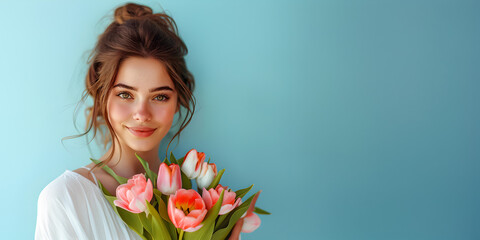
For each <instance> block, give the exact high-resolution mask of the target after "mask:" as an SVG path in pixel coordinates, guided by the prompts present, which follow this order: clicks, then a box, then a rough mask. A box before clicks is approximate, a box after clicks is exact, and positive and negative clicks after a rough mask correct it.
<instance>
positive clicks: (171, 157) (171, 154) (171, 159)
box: [170, 152, 178, 165]
mask: <svg viewBox="0 0 480 240" xmlns="http://www.w3.org/2000/svg"><path fill="white" fill-rule="evenodd" d="M170 162H171V163H175V164H177V165H178V162H177V159H176V158H175V156H173V153H172V152H170Z"/></svg>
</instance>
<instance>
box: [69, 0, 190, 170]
mask: <svg viewBox="0 0 480 240" xmlns="http://www.w3.org/2000/svg"><path fill="white" fill-rule="evenodd" d="M114 18H115V19H114V21H113V22H112V23H111V24H110V25H109V26H108V27H107V28H106V30H105V32H104V33H103V34H101V35H100V36H99V39H98V42H97V44H96V46H95V48H94V49H93V51H92V52H91V54H90V57H89V60H88V64H89V68H88V72H87V76H86V79H85V80H86V81H85V84H86V89H85V91H84V92H83V94H82V98H81V100H80V102H85V100H86V99H87V98H88V96H91V97H92V98H93V101H94V103H93V106H91V107H88V108H87V109H86V118H87V123H86V128H85V129H86V131H85V132H84V133H82V134H79V135H74V136H73V137H67V138H66V139H71V138H76V137H81V136H84V135H86V134H88V133H89V132H90V130H92V128H93V129H94V135H93V138H92V139H94V138H95V136H96V134H97V131H98V132H100V135H101V137H102V140H103V144H104V148H105V149H107V145H108V144H109V143H111V144H112V146H111V147H112V152H111V154H110V155H109V156H108V157H107V159H106V160H105V161H103V162H102V166H103V164H107V163H108V162H109V161H110V160H112V158H113V153H114V152H115V147H116V146H115V141H112V139H113V138H115V139H116V140H117V141H118V137H117V136H116V134H115V132H114V130H113V128H112V126H111V125H110V123H109V121H107V118H108V114H107V107H106V106H107V98H108V95H109V93H110V91H111V88H112V86H113V84H114V82H115V78H116V76H117V73H118V69H119V66H120V64H121V63H122V61H124V60H125V59H126V58H128V57H133V56H136V57H145V58H149V57H150V58H155V59H158V60H159V61H161V62H162V63H163V64H165V67H166V68H167V72H168V74H169V75H170V78H171V79H172V81H173V83H174V86H175V89H176V90H177V93H178V104H179V106H178V107H180V106H183V107H184V108H185V109H186V111H187V112H186V115H185V118H184V119H183V121H182V124H181V125H180V128H179V130H178V131H177V133H175V135H174V136H173V138H172V139H171V140H170V142H169V143H168V146H167V152H168V147H169V146H170V144H171V143H172V141H173V139H175V137H177V136H178V137H180V132H181V131H182V130H183V129H184V128H185V127H186V126H187V125H188V123H189V122H190V120H191V119H192V116H193V113H194V111H195V98H194V96H193V89H194V87H195V81H194V78H193V75H192V74H191V73H190V72H189V71H188V69H187V66H186V63H185V59H184V56H185V55H186V54H187V53H188V49H187V46H186V45H185V43H184V42H183V41H182V39H181V38H180V37H179V36H178V30H177V26H176V24H175V21H174V20H173V19H172V18H171V17H170V16H168V15H167V14H165V13H155V14H154V13H153V12H152V9H151V8H150V7H147V6H143V5H139V4H134V3H128V4H126V5H123V6H120V7H118V8H117V9H116V10H115V13H114ZM77 107H78V105H77ZM179 114H180V118H179V119H182V117H181V115H182V113H181V111H179ZM102 126H106V127H108V131H105V132H103V131H102V129H101V127H102ZM108 133H109V134H108ZM63 139H65V138H63ZM63 139H62V141H63ZM119 147H120V149H121V146H119ZM120 153H121V151H120ZM166 155H167V154H166ZM97 166H100V165H96V166H95V167H97ZM92 170H93V169H92Z"/></svg>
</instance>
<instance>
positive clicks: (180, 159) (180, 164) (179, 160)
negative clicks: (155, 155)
mask: <svg viewBox="0 0 480 240" xmlns="http://www.w3.org/2000/svg"><path fill="white" fill-rule="evenodd" d="M183 160H185V157H182V158H179V159H177V162H178V165H179V166H182V164H183Z"/></svg>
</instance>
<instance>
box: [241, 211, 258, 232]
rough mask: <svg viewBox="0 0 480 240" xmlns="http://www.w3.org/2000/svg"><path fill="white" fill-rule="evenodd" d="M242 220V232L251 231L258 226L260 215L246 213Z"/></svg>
mask: <svg viewBox="0 0 480 240" xmlns="http://www.w3.org/2000/svg"><path fill="white" fill-rule="evenodd" d="M243 220H244V221H243V226H242V232H244V233H251V232H253V231H255V230H256V229H257V228H258V227H260V224H261V220H260V217H258V215H257V214H255V213H253V212H252V213H250V214H247V216H245V218H244V219H243Z"/></svg>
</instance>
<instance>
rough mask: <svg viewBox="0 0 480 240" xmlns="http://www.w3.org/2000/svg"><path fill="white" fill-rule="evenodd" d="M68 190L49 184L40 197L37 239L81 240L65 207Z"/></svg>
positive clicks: (36, 230)
mask: <svg viewBox="0 0 480 240" xmlns="http://www.w3.org/2000/svg"><path fill="white" fill-rule="evenodd" d="M65 190H66V189H61V188H60V186H59V184H49V185H47V187H45V188H44V189H43V190H42V192H41V193H40V195H39V198H38V206H37V226H36V229H35V239H36V240H43V239H79V238H78V236H76V234H75V231H74V227H73V225H72V222H71V221H70V219H69V218H68V216H67V211H66V209H65V206H64V203H65V201H64V198H65V195H66V191H65Z"/></svg>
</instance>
